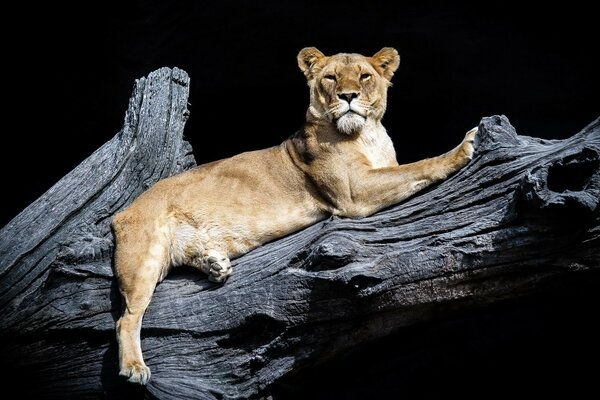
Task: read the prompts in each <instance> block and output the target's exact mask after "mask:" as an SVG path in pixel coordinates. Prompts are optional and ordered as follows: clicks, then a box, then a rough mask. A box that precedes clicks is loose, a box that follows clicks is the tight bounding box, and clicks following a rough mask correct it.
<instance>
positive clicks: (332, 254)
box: [290, 233, 359, 271]
mask: <svg viewBox="0 0 600 400" xmlns="http://www.w3.org/2000/svg"><path fill="white" fill-rule="evenodd" d="M309 246H310V247H309V248H308V249H304V250H302V251H300V252H299V253H297V254H296V255H295V256H294V257H293V258H292V260H291V261H290V266H292V267H295V268H302V269H305V270H307V271H325V270H333V269H338V268H342V267H344V266H346V265H348V264H349V263H351V262H352V261H354V259H355V258H356V255H357V254H358V250H359V244H358V243H356V241H355V239H353V238H351V237H348V236H345V235H343V234H339V233H338V234H335V233H334V234H330V235H328V236H327V237H325V238H322V239H321V240H319V241H317V242H316V243H313V244H311V245H309Z"/></svg>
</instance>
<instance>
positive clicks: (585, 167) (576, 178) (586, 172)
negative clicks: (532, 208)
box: [548, 148, 600, 193]
mask: <svg viewBox="0 0 600 400" xmlns="http://www.w3.org/2000/svg"><path fill="white" fill-rule="evenodd" d="M599 164H600V161H599V160H598V154H596V152H594V151H592V150H590V149H587V148H586V149H583V151H582V152H581V153H579V154H575V155H573V156H570V157H565V158H564V159H562V160H560V161H558V162H557V163H555V164H554V165H552V166H550V168H549V169H548V189H550V190H551V191H553V192H557V193H562V192H566V191H573V192H580V191H583V190H585V189H586V187H587V185H588V183H589V181H590V179H591V177H592V176H593V175H594V172H596V170H597V169H598V166H599Z"/></svg>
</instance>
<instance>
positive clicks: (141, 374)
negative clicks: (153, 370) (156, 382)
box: [119, 361, 150, 385]
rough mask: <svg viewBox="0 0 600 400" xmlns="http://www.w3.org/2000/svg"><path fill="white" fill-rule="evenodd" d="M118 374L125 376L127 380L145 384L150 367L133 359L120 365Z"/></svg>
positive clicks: (148, 376) (148, 377) (148, 378)
mask: <svg viewBox="0 0 600 400" xmlns="http://www.w3.org/2000/svg"><path fill="white" fill-rule="evenodd" d="M119 375H121V376H124V377H126V378H127V380H128V381H129V382H133V383H139V384H140V385H145V384H146V383H148V381H149V380H150V368H148V367H147V366H146V365H145V364H144V363H143V362H139V361H133V362H131V363H129V364H127V365H125V366H123V367H121V371H119Z"/></svg>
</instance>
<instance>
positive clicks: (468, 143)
mask: <svg viewBox="0 0 600 400" xmlns="http://www.w3.org/2000/svg"><path fill="white" fill-rule="evenodd" d="M478 130H479V129H478V128H477V127H475V128H473V129H471V130H470V131H469V132H467V134H466V135H465V138H464V139H463V141H462V143H461V144H460V150H461V151H462V154H463V156H464V157H465V158H467V159H468V160H471V159H473V153H474V152H475V146H474V143H475V137H476V136H477V132H478Z"/></svg>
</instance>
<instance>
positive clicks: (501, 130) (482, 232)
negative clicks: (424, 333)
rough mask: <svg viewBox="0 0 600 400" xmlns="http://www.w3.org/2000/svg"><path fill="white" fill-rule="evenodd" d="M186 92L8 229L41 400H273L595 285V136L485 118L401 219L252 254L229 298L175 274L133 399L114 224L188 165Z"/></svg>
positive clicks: (138, 117)
mask: <svg viewBox="0 0 600 400" xmlns="http://www.w3.org/2000/svg"><path fill="white" fill-rule="evenodd" d="M188 90H189V78H188V76H187V74H186V73H185V72H184V71H182V70H179V69H177V68H175V69H172V70H171V69H168V68H163V69H160V70H157V71H155V72H153V73H151V74H150V75H149V76H148V77H146V78H142V79H140V80H138V81H137V82H136V85H135V87H134V91H133V95H132V98H131V100H130V105H129V109H128V111H127V113H126V117H125V123H124V127H123V129H122V131H121V132H119V133H118V134H117V135H116V136H115V137H114V138H113V139H112V140H110V141H109V142H107V143H106V144H105V145H104V146H102V147H101V148H100V149H98V150H97V151H96V152H95V153H94V154H92V155H91V156H90V157H89V158H88V159H86V160H85V161H83V162H82V163H81V164H80V165H79V166H78V167H77V168H76V169H74V170H73V171H72V172H71V173H69V174H68V175H66V176H65V177H64V178H63V179H61V180H60V181H59V182H58V183H57V184H56V185H55V186H54V187H52V188H51V189H50V190H49V191H48V192H46V193H45V194H44V195H43V196H42V197H40V199H38V200H36V201H35V202H34V203H32V204H31V205H30V206H29V207H28V208H27V209H25V210H24V211H23V212H22V213H21V214H19V215H18V216H17V217H16V218H15V219H13V220H12V221H11V222H10V223H9V224H8V225H6V226H5V227H4V228H3V229H2V230H1V231H0V313H1V315H2V318H1V319H0V336H1V338H2V349H1V350H2V354H4V357H3V363H4V364H5V366H7V365H11V368H12V371H13V372H12V373H13V374H14V376H18V375H20V374H27V375H28V376H35V377H36V380H35V381H36V384H35V385H31V386H30V387H28V388H27V390H28V391H30V392H31V394H36V395H40V396H41V397H44V398H46V397H48V398H50V397H56V398H63V397H65V396H71V397H78V398H79V397H81V398H85V397H94V398H95V397H98V396H105V397H108V398H117V397H123V396H128V397H129V398H132V397H135V396H142V397H143V395H144V394H146V395H150V396H151V397H156V398H160V399H180V398H208V399H211V398H213V399H218V398H252V397H255V398H260V397H265V396H268V395H269V394H270V388H271V387H272V385H273V384H276V383H277V381H278V380H279V379H280V378H282V377H284V376H286V375H287V374H289V373H291V372H294V371H296V370H298V369H299V368H301V367H302V366H304V365H307V364H308V363H311V362H314V361H315V360H320V359H326V358H328V357H331V356H333V355H335V354H336V353H339V352H341V351H344V350H346V349H349V348H351V347H353V346H357V345H360V344H362V343H365V342H368V341H370V340H372V339H376V338H380V337H383V336H386V335H388V334H391V333H393V332H397V331H398V330H399V329H402V328H403V327H407V326H411V325H413V324H415V323H416V322H419V321H425V320H431V319H435V318H436V317H439V316H440V315H443V314H444V313H447V312H450V311H451V310H454V309H463V308H468V307H475V306H480V305H482V304H489V303H492V302H497V301H500V300H502V299H505V298H515V297H518V296H521V295H523V294H527V293H531V292H534V291H536V290H538V289H540V288H543V287H545V285H547V284H549V283H556V282H560V280H561V279H565V278H566V277H569V279H581V280H582V281H583V280H589V279H598V269H599V268H598V264H599V263H598V259H599V258H600V257H599V254H598V253H599V236H600V227H599V213H598V202H599V197H600V120H596V121H594V122H592V123H591V124H590V125H589V126H588V127H586V128H585V129H583V130H582V131H581V132H580V133H578V134H576V135H574V136H573V137H571V138H569V139H565V140H562V141H558V140H543V139H538V138H533V137H527V136H519V135H517V133H516V132H515V129H514V128H513V127H512V126H511V125H510V123H509V122H508V119H507V118H506V117H503V116H493V117H488V118H483V119H482V121H481V123H480V125H479V128H480V133H479V136H478V143H477V150H476V154H475V157H474V159H473V161H472V162H471V163H470V164H469V165H468V166H467V167H466V168H464V169H463V170H461V171H460V172H458V173H456V174H455V175H453V176H451V177H450V178H449V179H448V180H446V181H445V182H443V183H441V184H439V185H436V186H434V187H432V188H430V189H428V190H426V191H424V192H422V193H419V194H418V195H416V196H414V197H412V198H411V199H408V200H407V201H405V202H403V203H401V204H399V205H397V206H394V207H392V208H389V209H386V210H384V211H381V212H379V213H377V214H375V215H373V216H370V217H367V218H363V219H338V218H331V219H329V220H326V221H323V222H320V223H318V224H316V225H313V226H311V227H309V228H307V229H305V230H303V231H301V232H298V233H296V234H293V235H290V236H288V237H285V238H282V239H280V240H277V241H275V242H272V243H269V244H267V245H265V246H263V247H260V248H258V249H256V250H255V251H252V252H251V253H248V254H246V255H245V256H243V257H241V258H239V259H237V260H234V262H233V268H234V273H233V275H232V276H231V278H230V279H229V280H228V281H227V283H226V284H225V285H219V284H213V283H211V282H209V281H208V280H207V278H206V276H204V275H202V274H200V273H198V272H197V271H195V270H192V269H188V268H181V269H178V270H175V271H173V272H172V273H171V274H170V275H169V277H168V278H167V279H166V280H165V281H164V282H162V283H161V284H160V285H159V286H158V287H157V289H156V292H155V294H154V297H153V299H152V303H151V304H150V307H149V309H148V311H147V312H146V315H145V317H144V321H143V328H142V348H143V350H144V356H145V359H146V362H147V364H148V366H149V367H150V368H151V370H152V380H151V381H150V383H149V384H148V386H147V387H146V388H142V387H137V386H135V385H130V384H128V383H126V382H125V381H124V380H123V379H122V378H120V377H119V376H118V365H117V354H116V352H117V349H116V342H115V335H114V323H115V320H116V318H117V316H118V314H119V312H120V306H121V304H120V299H119V296H118V290H117V287H116V282H115V280H114V279H113V272H112V246H113V238H112V233H111V231H110V226H109V222H110V218H111V216H112V215H113V214H114V213H115V212H117V211H118V210H120V209H122V208H123V207H124V206H126V205H127V204H128V203H129V202H130V201H131V200H132V199H133V198H135V197H136V196H137V195H138V194H140V193H141V192H142V191H143V190H145V189H146V188H147V187H149V186H150V185H152V184H153V183H154V182H156V181H157V180H159V179H160V178H163V177H166V176H169V175H172V174H175V173H177V172H180V171H182V170H185V169H188V168H191V167H193V166H194V165H195V162H194V160H193V156H192V149H191V146H190V145H189V144H188V143H187V142H186V141H185V140H184V139H183V128H184V125H185V121H186V119H187V115H188V111H187V98H188ZM143 392H145V393H143Z"/></svg>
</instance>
